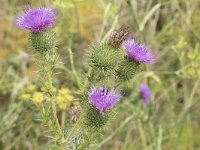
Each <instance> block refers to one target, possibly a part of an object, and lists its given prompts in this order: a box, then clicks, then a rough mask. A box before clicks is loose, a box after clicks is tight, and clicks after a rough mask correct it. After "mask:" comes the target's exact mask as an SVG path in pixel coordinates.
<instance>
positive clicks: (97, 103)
mask: <svg viewBox="0 0 200 150" xmlns="http://www.w3.org/2000/svg"><path fill="white" fill-rule="evenodd" d="M89 99H90V104H92V106H94V107H95V108H96V109H97V110H98V111H99V113H100V114H101V115H102V116H104V113H105V112H108V111H109V110H110V109H111V108H112V107H113V106H114V105H115V104H116V103H117V102H118V101H119V100H120V99H121V95H120V94H118V93H116V92H115V91H114V89H112V90H110V91H108V90H107V88H106V87H99V88H93V89H92V90H91V92H90V93H89Z"/></svg>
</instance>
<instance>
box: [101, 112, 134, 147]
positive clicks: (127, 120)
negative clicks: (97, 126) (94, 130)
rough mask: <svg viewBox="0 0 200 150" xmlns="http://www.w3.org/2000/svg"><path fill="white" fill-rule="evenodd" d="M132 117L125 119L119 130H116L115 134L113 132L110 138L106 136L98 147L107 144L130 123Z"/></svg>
mask: <svg viewBox="0 0 200 150" xmlns="http://www.w3.org/2000/svg"><path fill="white" fill-rule="evenodd" d="M133 117H134V115H131V116H129V117H128V118H126V120H124V122H123V123H122V124H121V125H120V126H119V128H118V129H117V130H115V132H113V133H112V134H111V135H110V136H108V137H107V138H106V139H105V140H103V141H102V142H101V143H100V144H99V146H102V145H104V144H105V143H107V142H108V141H109V140H111V139H112V138H113V137H114V136H115V135H116V134H117V133H118V132H119V131H120V130H121V129H123V127H124V126H125V125H126V124H127V123H129V121H131V120H132V119H133Z"/></svg>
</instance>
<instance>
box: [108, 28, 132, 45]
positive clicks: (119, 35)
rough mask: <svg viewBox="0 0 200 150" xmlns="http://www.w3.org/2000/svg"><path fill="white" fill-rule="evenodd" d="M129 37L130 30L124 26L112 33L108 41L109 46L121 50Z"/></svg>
mask: <svg viewBox="0 0 200 150" xmlns="http://www.w3.org/2000/svg"><path fill="white" fill-rule="evenodd" d="M128 36H129V31H128V28H127V27H124V26H122V27H121V28H119V29H118V30H116V31H113V32H112V34H111V36H110V38H109V40H108V44H109V45H111V46H112V47H114V48H119V47H120V46H121V45H122V43H123V42H124V41H125V40H126V39H127V38H128Z"/></svg>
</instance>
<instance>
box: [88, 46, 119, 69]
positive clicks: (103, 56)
mask: <svg viewBox="0 0 200 150" xmlns="http://www.w3.org/2000/svg"><path fill="white" fill-rule="evenodd" d="M90 59H91V62H92V66H94V67H96V68H99V69H102V70H104V71H111V70H114V69H115V68H116V67H117V65H118V64H119V63H120V62H121V61H122V60H123V53H122V52H120V51H116V50H115V49H114V48H113V47H111V46H110V45H108V44H107V43H100V44H98V45H95V46H93V47H92V51H91V54H90Z"/></svg>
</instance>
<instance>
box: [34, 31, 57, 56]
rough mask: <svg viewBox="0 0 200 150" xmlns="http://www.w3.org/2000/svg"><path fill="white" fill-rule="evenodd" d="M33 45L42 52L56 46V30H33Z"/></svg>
mask: <svg viewBox="0 0 200 150" xmlns="http://www.w3.org/2000/svg"><path fill="white" fill-rule="evenodd" d="M30 39H31V46H32V48H33V49H35V50H36V51H39V52H41V53H43V52H46V51H48V50H51V49H53V48H55V32H54V31H52V30H46V31H43V32H31V36H30Z"/></svg>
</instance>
